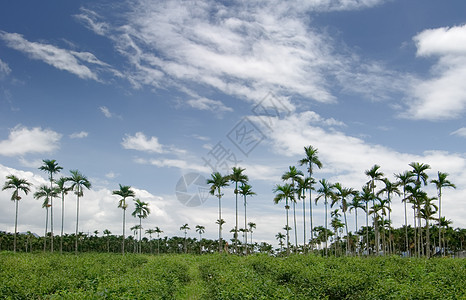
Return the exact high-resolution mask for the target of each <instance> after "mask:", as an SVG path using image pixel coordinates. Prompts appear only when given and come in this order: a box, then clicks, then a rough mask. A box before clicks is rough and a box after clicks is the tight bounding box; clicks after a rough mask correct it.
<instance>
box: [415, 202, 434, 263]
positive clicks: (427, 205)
mask: <svg viewBox="0 0 466 300" xmlns="http://www.w3.org/2000/svg"><path fill="white" fill-rule="evenodd" d="M434 200H437V198H436V197H432V198H431V197H425V198H424V203H423V207H422V208H421V209H420V210H419V217H420V218H423V219H424V220H425V222H426V256H427V258H429V257H430V232H429V229H430V224H429V220H434V219H435V218H434V215H435V213H436V212H437V205H435V204H433V203H432V201H434Z"/></svg>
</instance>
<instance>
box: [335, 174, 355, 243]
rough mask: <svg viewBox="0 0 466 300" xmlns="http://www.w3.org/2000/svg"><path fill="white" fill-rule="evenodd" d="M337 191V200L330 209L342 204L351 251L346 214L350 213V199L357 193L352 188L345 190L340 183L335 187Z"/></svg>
mask: <svg viewBox="0 0 466 300" xmlns="http://www.w3.org/2000/svg"><path fill="white" fill-rule="evenodd" d="M333 188H334V189H335V198H333V201H332V204H331V205H330V207H333V205H335V203H338V202H340V208H341V211H342V212H343V215H344V218H345V230H346V251H347V252H348V251H349V231H348V221H347V219H346V212H347V211H348V197H352V196H353V197H354V196H355V194H356V192H355V191H354V190H353V189H352V188H344V187H343V186H342V185H341V184H340V183H339V182H337V183H335V184H334V185H333Z"/></svg>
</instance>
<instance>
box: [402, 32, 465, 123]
mask: <svg viewBox="0 0 466 300" xmlns="http://www.w3.org/2000/svg"><path fill="white" fill-rule="evenodd" d="M413 40H414V42H415V43H416V46H417V56H418V57H421V58H422V57H435V58H437V59H438V60H437V62H436V64H435V65H434V66H433V68H432V71H431V73H432V76H431V78H428V79H419V80H418V81H417V82H415V83H414V85H413V87H412V88H413V91H412V98H413V101H412V102H411V103H410V104H409V110H408V112H407V114H406V116H408V117H413V118H415V119H427V120H439V119H452V118H458V117H460V116H461V115H462V114H463V113H464V111H465V110H466V85H465V84H464V82H465V81H466V46H465V45H466V25H462V26H454V27H443V28H436V29H428V30H424V31H422V32H421V33H419V34H418V35H416V36H415V37H414V38H413Z"/></svg>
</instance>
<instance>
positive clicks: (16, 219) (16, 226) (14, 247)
mask: <svg viewBox="0 0 466 300" xmlns="http://www.w3.org/2000/svg"><path fill="white" fill-rule="evenodd" d="M15 202H16V203H15V234H14V242H13V252H14V253H16V234H17V232H18V202H19V200H18V199H16V200H15Z"/></svg>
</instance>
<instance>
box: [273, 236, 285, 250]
mask: <svg viewBox="0 0 466 300" xmlns="http://www.w3.org/2000/svg"><path fill="white" fill-rule="evenodd" d="M275 239H277V240H278V245H279V246H280V253H282V251H283V240H284V239H285V235H284V234H283V233H281V232H279V233H277V234H276V235H275Z"/></svg>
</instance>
